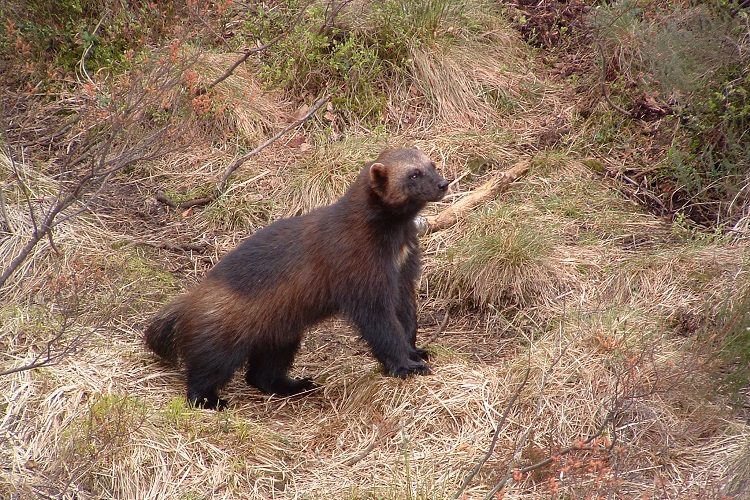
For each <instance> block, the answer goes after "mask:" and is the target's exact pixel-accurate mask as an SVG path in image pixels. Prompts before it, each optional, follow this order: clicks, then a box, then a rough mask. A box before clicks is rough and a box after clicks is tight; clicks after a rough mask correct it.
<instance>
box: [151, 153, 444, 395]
mask: <svg viewBox="0 0 750 500" xmlns="http://www.w3.org/2000/svg"><path fill="white" fill-rule="evenodd" d="M447 187H448V183H447V181H446V180H445V179H443V178H442V177H441V176H440V175H439V174H438V173H437V171H436V170H435V164H434V163H433V162H432V161H431V160H430V159H429V158H428V157H427V156H425V155H424V154H422V153H421V152H419V151H418V150H416V149H396V150H389V151H384V152H383V153H381V154H380V156H378V158H377V159H376V160H375V161H374V162H372V163H370V164H368V165H366V166H365V167H364V168H363V169H362V171H361V172H360V174H359V176H358V177H357V179H356V181H355V182H354V184H352V186H351V187H350V188H349V190H348V191H347V192H346V193H345V194H344V196H342V197H341V198H340V199H339V200H338V201H337V202H336V203H334V204H332V205H328V206H325V207H321V208H318V209H316V210H313V211H311V212H310V213H308V214H306V215H304V216H301V217H294V218H290V219H282V220H279V221H277V222H275V223H273V224H271V225H269V226H268V227H266V228H264V229H261V230H259V231H257V232H256V233H255V234H254V235H253V236H251V237H250V238H248V239H246V240H245V241H243V242H242V243H241V244H240V245H239V246H238V247H237V248H236V249H234V250H233V251H231V252H229V253H228V254H226V255H225V256H224V257H223V258H222V259H221V261H220V262H219V263H218V264H217V265H216V266H215V267H214V268H213V269H211V270H210V271H209V272H208V274H207V275H206V278H205V280H204V281H203V283H201V284H200V285H199V286H197V287H196V288H195V289H194V290H192V291H191V292H189V293H187V294H185V295H182V296H181V297H178V298H177V299H176V300H175V301H174V302H172V303H171V304H169V305H167V306H166V307H165V308H164V309H163V310H162V311H161V312H160V313H159V314H158V315H157V316H156V318H155V319H154V321H153V323H152V324H151V325H150V326H149V327H148V328H147V329H146V344H147V345H148V346H149V347H150V348H151V349H152V350H153V351H154V352H156V353H157V354H159V355H160V356H162V357H163V358H165V359H167V360H171V361H177V359H178V358H182V360H183V361H184V363H185V368H186V372H187V393H188V400H189V401H190V403H191V404H194V405H200V406H204V407H207V408H217V407H218V408H221V407H222V406H224V405H225V404H226V403H225V401H223V400H220V399H219V396H218V393H219V392H218V391H219V390H220V389H221V388H222V387H223V386H224V385H226V384H227V382H229V380H230V378H231V377H232V374H233V373H234V372H235V371H236V370H237V369H238V368H239V367H241V366H242V365H243V364H246V366H247V368H246V375H245V380H246V381H247V383H248V384H250V385H252V386H254V387H257V388H258V389H260V390H262V391H264V392H269V393H276V394H281V395H285V396H286V395H292V394H296V393H299V392H303V391H305V390H309V389H311V388H313V387H314V384H313V383H312V382H311V381H310V380H309V379H302V380H299V379H293V378H290V377H289V376H288V375H287V371H288V369H289V367H290V366H291V364H292V361H293V359H294V356H295V354H296V352H297V350H298V348H299V345H300V342H301V340H302V334H303V333H304V331H305V330H306V329H307V328H309V327H310V326H312V325H314V324H315V323H317V322H319V321H321V320H323V319H325V318H327V317H330V316H332V315H335V314H341V315H342V316H344V317H345V318H347V319H348V320H350V321H351V322H352V323H353V324H354V325H356V326H357V328H358V329H359V332H360V334H361V335H362V337H363V338H364V339H365V340H366V341H367V343H368V344H369V346H370V348H371V349H372V352H373V355H374V356H375V357H376V358H377V359H378V360H379V361H380V362H381V363H382V364H383V367H384V369H385V371H386V372H387V373H388V374H390V375H394V376H398V377H406V376H407V375H409V374H428V373H430V368H429V366H428V365H427V364H426V363H425V359H426V357H427V356H426V353H425V352H424V351H423V350H421V349H417V347H416V346H415V341H416V330H417V318H416V295H415V281H416V279H417V278H418V276H419V272H420V252H419V244H418V241H417V233H416V228H415V225H414V222H413V219H414V216H415V215H416V214H417V213H418V212H419V210H421V209H422V208H423V207H424V205H425V204H426V203H427V202H429V201H437V200H439V199H441V198H442V197H443V195H444V194H445V191H446V189H447Z"/></svg>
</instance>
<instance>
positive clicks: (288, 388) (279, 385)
mask: <svg viewBox="0 0 750 500" xmlns="http://www.w3.org/2000/svg"><path fill="white" fill-rule="evenodd" d="M318 387H319V386H318V384H316V383H315V382H313V381H312V378H310V377H305V378H291V377H285V378H284V379H282V380H277V381H275V382H274V383H273V384H272V386H271V387H269V390H266V391H264V392H268V393H271V394H276V395H277V396H283V397H288V396H294V395H296V394H302V393H304V392H309V391H312V390H313V389H317V388H318ZM261 390H262V389H261Z"/></svg>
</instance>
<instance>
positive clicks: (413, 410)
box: [0, 2, 750, 499]
mask: <svg viewBox="0 0 750 500" xmlns="http://www.w3.org/2000/svg"><path fill="white" fill-rule="evenodd" d="M443 3H446V4H450V3H451V2H443ZM196 4H200V2H192V3H191V2H188V5H196ZM338 4H344V5H343V7H344V12H346V11H347V9H349V10H350V11H353V12H355V13H357V12H360V10H358V9H365V7H366V6H367V5H368V3H367V2H335V3H321V5H328V6H329V7H331V6H335V5H338ZM349 4H351V5H349ZM437 4H440V2H436V5H437ZM468 4H469V5H470V6H471V9H475V10H476V11H477V12H471V13H470V14H471V15H472V16H474V17H473V18H472V19H473V20H474V21H475V22H476V23H477V24H479V25H481V29H480V30H479V32H478V33H477V32H476V31H475V32H471V33H465V32H463V31H461V29H462V28H461V27H460V26H458V24H457V25H456V26H453V25H452V24H451V22H456V23H458V22H459V21H461V20H460V19H459V20H454V19H452V18H442V19H441V22H440V24H439V26H438V28H439V29H437V30H436V33H438V32H439V33H442V34H443V35H444V37H443V38H440V36H438V35H435V36H436V39H435V40H433V43H432V45H421V46H419V47H412V51H411V52H410V54H409V57H410V58H411V59H410V61H411V62H410V64H411V66H410V68H411V71H412V73H411V74H413V75H416V80H415V82H412V83H410V84H408V85H407V84H403V82H401V83H402V85H397V84H396V83H397V82H395V81H394V87H393V88H389V89H388V90H389V93H388V100H387V102H386V103H385V106H384V107H383V110H382V114H381V115H379V117H378V118H377V120H376V122H377V123H376V124H373V121H367V120H364V119H363V120H361V121H356V120H352V118H351V115H350V114H347V113H346V112H345V110H343V109H339V108H337V107H336V106H337V104H335V103H334V104H330V105H328V106H327V107H324V108H323V109H321V110H320V111H319V112H317V113H316V114H314V115H313V116H312V118H311V119H310V120H308V121H307V122H306V123H305V124H304V125H300V126H299V127H296V128H295V129H293V130H292V131H290V132H289V133H288V134H286V135H284V136H283V137H282V138H281V139H280V140H278V141H276V142H274V143H273V144H271V145H270V146H269V147H267V148H265V149H263V150H262V151H260V152H259V153H258V154H257V155H255V156H253V157H251V158H249V159H248V160H247V161H246V162H244V163H243V164H242V165H241V166H240V167H239V168H238V169H237V170H236V171H235V172H234V174H233V176H232V177H231V178H230V180H229V182H228V183H227V185H226V186H225V188H224V189H223V190H222V191H221V193H220V194H219V195H218V197H216V198H215V199H214V200H213V201H211V202H210V203H208V204H199V205H195V206H192V207H190V206H187V205H182V206H180V203H184V202H186V201H187V202H190V201H191V200H196V199H200V198H201V197H206V196H208V195H211V193H213V192H214V191H213V190H214V189H215V187H216V183H217V182H218V180H219V179H220V178H221V176H222V174H223V173H224V172H225V169H226V168H227V166H228V165H230V164H232V162H233V161H236V160H237V158H240V157H242V156H243V155H244V154H246V153H247V152H248V151H250V150H252V149H253V148H254V147H256V146H257V145H258V144H260V143H262V142H263V141H264V140H266V139H268V138H269V137H271V136H273V135H274V134H275V133H277V132H279V131H280V130H282V129H284V128H285V127H287V126H288V125H289V124H291V123H293V122H294V121H295V120H296V119H297V118H299V117H300V116H302V114H304V112H305V108H304V107H301V103H302V102H304V103H306V105H307V106H310V105H312V104H313V102H315V100H316V99H317V98H319V97H322V96H321V95H293V94H291V93H290V92H289V91H287V92H282V91H281V90H278V89H275V90H274V89H269V88H268V87H267V86H264V85H263V84H262V82H261V80H260V77H259V76H258V72H259V68H260V65H261V62H259V60H258V59H254V58H249V59H248V60H247V61H246V62H245V63H243V64H242V65H240V66H239V67H238V68H237V69H236V70H235V71H234V72H233V73H232V75H231V76H229V77H228V78H227V79H226V80H224V81H222V82H221V83H219V84H217V85H216V86H214V87H211V86H210V83H211V82H212V81H215V80H216V78H217V77H219V76H221V75H222V74H223V73H224V71H225V70H226V69H227V68H228V67H229V66H231V64H232V62H233V61H235V60H237V57H238V55H237V53H231V52H229V50H228V48H227V47H225V46H224V45H222V44H218V47H213V48H212V49H211V50H206V49H205V48H203V49H198V48H196V46H193V45H190V44H180V43H173V44H166V45H165V47H164V48H163V49H161V52H160V51H154V52H153V53H152V57H150V58H149V57H146V58H144V59H143V60H141V61H138V62H137V63H135V64H134V65H133V66H132V67H130V68H129V69H127V70H126V71H124V73H122V74H121V75H120V76H119V77H116V76H112V75H109V74H107V72H102V73H101V74H97V75H87V77H84V76H82V75H80V74H79V81H78V83H76V84H72V85H69V86H67V87H66V90H65V93H64V94H63V93H61V94H60V95H59V99H54V100H50V99H46V98H44V96H41V95H40V92H35V91H33V90H32V91H25V90H24V91H18V90H17V89H14V88H12V87H11V86H10V85H8V86H7V87H6V88H5V89H4V91H3V107H2V111H3V113H4V115H5V116H6V119H4V120H3V130H2V135H1V136H0V145H2V146H3V149H4V153H3V154H2V155H0V193H1V194H2V197H1V198H0V202H2V212H0V263H2V264H1V266H0V267H1V268H0V272H2V271H5V270H6V269H8V267H9V265H10V263H11V262H12V261H13V260H14V259H15V258H16V257H17V256H18V255H20V254H21V253H22V252H23V251H24V248H25V247H27V246H28V242H29V241H32V240H33V239H34V238H37V240H38V241H37V242H36V243H35V244H34V245H32V246H31V247H29V253H28V256H27V257H26V258H24V259H23V260H22V262H20V264H19V266H18V267H17V268H16V269H14V271H13V272H12V273H11V274H9V276H8V279H7V281H6V282H5V284H4V285H3V286H2V287H0V299H1V300H2V302H0V388H1V390H0V496H1V497H3V498H71V499H72V498H191V499H192V498H321V499H323V498H394V499H400V498H440V499H442V498H456V497H459V498H488V497H495V498H675V499H677V498H746V497H747V495H750V470H749V469H748V465H747V464H748V463H749V462H750V424H749V422H750V420H749V418H748V414H747V409H746V407H745V409H744V410H743V407H742V399H741V393H742V391H741V389H740V388H742V387H746V386H747V378H746V377H747V373H748V371H747V370H748V366H747V363H748V355H747V351H745V354H744V355H739V356H732V354H736V353H733V352H727V350H728V349H736V350H737V351H738V352H741V351H742V346H739V347H738V346H737V344H736V343H735V344H733V343H732V340H733V339H735V338H736V336H738V335H739V337H738V338H740V339H745V340H746V339H747V336H746V333H744V332H746V331H747V330H746V328H747V327H748V326H750V325H749V324H748V322H747V316H746V314H747V313H746V311H747V310H748V308H749V307H750V274H749V273H750V262H749V257H750V253H749V252H748V250H749V249H748V242H747V233H746V232H742V231H734V232H729V233H721V232H719V231H717V232H701V231H698V230H696V229H695V228H694V227H693V226H692V225H686V224H685V223H684V221H682V220H681V219H677V220H676V221H672V220H670V219H669V218H666V217H657V216H655V215H652V214H650V213H649V212H648V211H647V210H646V209H644V207H643V206H641V205H638V204H637V203H635V202H634V201H633V199H634V198H632V197H629V196H627V193H623V191H621V190H619V189H618V187H619V185H618V184H616V183H614V182H613V181H612V179H611V178H608V177H607V176H604V175H602V172H603V171H604V172H606V171H614V170H617V169H618V168H620V169H623V168H626V167H628V165H627V164H626V163H624V162H625V160H622V158H621V157H620V156H617V155H610V154H608V151H607V146H606V145H601V144H593V143H592V142H591V140H590V131H591V130H592V129H593V128H596V127H598V126H600V125H601V124H600V122H598V121H597V120H601V118H600V116H599V115H597V110H598V111H600V112H604V110H611V109H610V106H609V105H608V103H607V102H605V101H604V100H603V99H600V98H598V97H597V98H592V96H593V95H594V94H595V92H594V91H593V90H590V89H589V90H587V91H583V92H582V91H580V89H579V91H575V89H574V88H572V86H571V83H570V82H569V81H568V80H565V79H563V78H560V77H559V75H558V74H557V73H556V71H550V69H549V67H548V66H545V65H544V64H542V63H541V61H540V58H539V57H538V56H539V53H538V52H536V51H535V49H532V48H530V47H529V46H528V45H527V44H526V43H524V41H523V40H522V39H521V37H520V35H519V34H518V32H517V31H515V30H514V29H513V28H512V27H511V26H510V25H509V24H508V22H507V21H506V18H505V17H504V16H503V14H502V13H499V12H495V11H492V10H491V9H489V8H488V7H487V6H486V5H484V4H481V3H478V2H468ZM212 5H213V4H212ZM431 5H432V4H431ZM480 13H481V15H480ZM467 15H469V14H467ZM206 19H209V20H211V19H215V18H214V17H211V16H208V15H206ZM227 29H229V28H227ZM234 29H239V28H234ZM154 63H156V64H154ZM157 70H158V72H157V73H154V71H157ZM136 75H137V78H136ZM149 75H151V76H150V77H151V80H148V78H147V77H148V76H149ZM170 78H172V79H173V80H172V79H170ZM128 82H130V83H128ZM134 82H138V83H137V84H136V83H134ZM149 82H150V83H149ZM133 96H135V97H133ZM105 97H106V98H107V100H106V102H104V101H103V99H104V98H105ZM154 100H157V101H158V104H154V102H156V101H154ZM127 103H131V107H130V108H128V107H127V106H126V104H127ZM582 107H586V108H587V109H589V112H588V113H587V115H586V116H582V115H581V114H579V111H580V109H582ZM598 116H599V117H598ZM39 117H43V118H45V120H48V121H40V119H39ZM68 117H78V119H76V120H70V121H66V120H69V118H68ZM108 127H109V128H108ZM157 132H158V134H157ZM55 134H57V135H55ZM407 144H408V145H411V144H414V145H417V146H419V147H420V148H421V149H422V150H424V151H426V152H428V153H429V154H430V155H431V156H432V157H433V158H434V159H435V160H436V161H438V162H439V163H440V164H441V165H442V168H443V171H444V173H445V176H446V177H447V178H450V179H453V180H454V182H453V183H452V187H451V194H450V195H449V196H448V197H446V199H445V200H444V201H443V202H440V203H438V204H435V205H434V206H431V207H429V208H428V209H427V210H426V214H427V215H435V214H437V213H438V212H440V211H441V210H443V209H445V208H446V207H448V206H451V205H452V204H455V203H458V202H460V200H461V199H462V198H464V197H465V196H467V193H470V192H471V191H472V190H473V189H475V188H477V187H478V186H481V185H482V184H484V183H485V182H486V181H487V180H489V179H491V178H493V177H494V176H496V175H497V173H498V172H500V171H502V170H504V169H507V168H509V167H511V166H512V165H514V164H517V163H518V162H519V161H527V162H529V163H530V165H531V166H530V169H529V171H528V172H527V173H526V174H525V175H524V176H523V177H522V178H520V179H519V180H518V181H517V182H515V183H514V184H513V185H512V186H510V188H509V189H507V190H506V191H504V192H503V193H502V194H500V195H499V196H498V197H496V198H494V199H490V200H485V201H484V202H483V203H482V204H481V205H480V206H478V207H476V208H475V209H474V210H472V211H470V212H469V213H466V214H463V215H462V217H460V218H459V220H458V222H457V223H456V224H454V225H452V226H450V227H447V228H445V229H442V230H439V231H434V232H431V233H428V234H426V235H425V236H423V239H422V248H423V252H424V275H423V278H422V280H421V283H420V306H419V307H420V309H419V318H420V337H419V340H418V343H423V344H427V346H428V349H429V351H430V353H431V355H432V366H433V369H434V374H433V375H431V376H427V377H414V378H410V379H408V380H398V379H393V378H387V377H384V376H383V375H382V373H381V371H380V368H379V367H378V365H377V363H376V362H375V361H374V359H373V358H372V357H371V356H370V355H369V353H368V351H367V348H366V346H365V345H364V343H363V342H361V341H360V340H358V339H357V338H356V336H355V335H354V334H353V331H352V329H351V328H350V327H349V326H348V325H346V324H344V323H342V322H340V321H330V322H326V323H325V324H322V325H319V326H318V327H317V328H315V329H314V330H313V331H311V332H309V333H308V335H307V336H306V340H305V342H304V344H303V346H302V349H301V351H300V354H299V356H298V357H297V360H296V364H295V369H294V370H295V373H296V374H299V375H302V376H312V377H314V378H315V380H316V381H317V382H319V383H321V385H322V387H321V388H320V389H319V390H317V391H315V392H314V393H312V394H310V395H308V396H306V397H301V398H290V399H279V398H277V397H270V396H267V395H263V394H261V393H259V392H257V391H255V390H251V389H248V388H247V387H246V386H245V384H244V382H243V381H242V380H241V377H239V376H237V377H236V378H235V379H234V380H233V381H232V382H231V384H230V385H229V387H227V388H226V390H225V391H224V393H223V396H225V397H226V398H227V399H228V400H229V401H230V403H231V405H230V408H229V409H228V410H226V411H224V412H213V411H207V410H199V409H191V408H189V407H188V406H187V405H186V402H185V399H184V377H183V374H182V373H180V371H179V370H178V371H175V370H174V369H173V368H170V367H167V366H165V365H163V364H162V363H160V362H159V361H157V359H156V358H155V357H154V356H153V355H152V354H151V353H150V352H148V351H147V350H146V349H145V347H144V345H143V342H142V330H143V327H144V325H145V324H146V323H147V322H148V321H149V319H150V318H151V316H152V314H153V313H154V312H155V311H156V310H158V309H159V308H160V306H161V305H162V304H164V303H165V302H166V301H168V300H170V298H171V297H173V296H175V295H176V294H178V293H180V292H181V291H182V290H184V289H186V288H189V287H190V286H191V285H193V284H195V283H196V282H198V281H199V280H200V279H201V277H202V275H203V274H204V272H205V271H206V269H208V267H209V266H210V265H211V264H212V263H214V262H216V261H217V260H218V259H219V258H220V257H221V255H223V254H224V253H225V252H227V251H228V250H230V249H231V248H233V247H234V246H235V245H236V244H237V243H238V242H239V241H240V240H241V239H243V238H244V237H246V236H247V235H249V234H251V233H252V232H253V231H254V230H255V229H257V228H258V227H262V226H263V225H265V224H267V223H268V222H270V221H272V220H276V219H278V218H280V217H284V216H291V215H295V214H298V213H300V212H302V211H306V210H309V209H310V208H311V207H314V206H318V205H320V204H323V203H328V202H330V201H332V200H334V199H335V198H336V197H337V196H339V195H340V194H341V193H342V192H343V190H344V189H345V188H346V186H347V185H348V184H349V183H350V182H351V181H352V179H353V178H354V175H355V172H356V171H357V170H358V168H359V167H360V166H361V165H362V164H363V163H364V162H366V161H368V160H369V159H371V158H373V157H374V155H375V154H377V152H378V151H379V150H381V149H382V148H384V147H388V146H394V145H407ZM83 146H87V147H89V151H93V152H94V153H97V154H98V156H96V155H94V156H85V155H84V156H85V157H84V159H83V160H81V161H80V162H79V163H76V162H75V160H76V159H78V157H79V154H78V151H80V150H81V149H80V148H82V147H83ZM84 152H85V151H84ZM133 152H136V153H138V155H139V156H138V157H137V158H136V157H135V156H133ZM131 159H132V160H133V161H130V160H131ZM136 160H138V161H136ZM90 172H93V173H94V174H95V175H94V176H93V177H92V178H91V179H93V180H92V181H91V184H86V185H85V188H86V189H85V190H84V191H83V194H82V195H81V196H76V197H75V198H74V199H73V200H71V202H70V203H69V204H67V205H65V206H62V207H61V208H60V211H59V216H58V217H57V218H55V219H54V226H53V227H50V228H49V231H47V232H44V233H40V232H39V231H40V228H41V227H42V225H41V222H42V221H43V220H44V219H45V217H46V216H48V215H49V214H50V213H51V210H52V209H54V207H56V206H58V204H59V202H60V200H64V199H65V198H64V196H65V194H66V193H70V192H71V189H73V190H75V188H76V186H81V181H82V179H86V178H87V177H86V176H87V174H88V173H90ZM87 182H88V181H87ZM160 200H161V201H160ZM169 203H172V205H173V206H170V204H169ZM188 205H189V204H188ZM176 207H177V208H176ZM35 231H36V233H35ZM35 235H36V236H35ZM743 334H744V335H745V336H744V337H743V336H742V335H743ZM745 349H746V347H745ZM734 374H736V375H738V376H739V378H737V377H733V376H732V375H734ZM745 404H747V403H746V402H745Z"/></svg>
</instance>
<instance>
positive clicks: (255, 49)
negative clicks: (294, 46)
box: [195, 0, 312, 95]
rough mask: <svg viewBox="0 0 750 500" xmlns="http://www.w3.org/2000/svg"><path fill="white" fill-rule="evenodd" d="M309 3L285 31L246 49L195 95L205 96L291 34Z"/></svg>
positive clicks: (308, 3)
mask: <svg viewBox="0 0 750 500" xmlns="http://www.w3.org/2000/svg"><path fill="white" fill-rule="evenodd" d="M311 3H312V0H310V1H309V2H307V3H306V4H305V5H304V6H302V8H301V9H300V11H299V12H298V13H297V16H296V17H295V18H294V20H293V21H292V23H291V24H290V25H289V26H288V27H287V29H286V30H284V32H283V33H281V34H280V35H278V36H276V37H274V38H272V39H271V40H269V41H268V42H266V43H264V44H263V45H259V46H258V47H253V48H251V49H246V50H245V51H244V53H243V54H242V56H240V58H239V59H237V60H236V61H235V62H234V64H232V65H231V66H230V67H229V68H227V70H226V71H225V72H224V73H223V74H222V75H221V76H220V77H218V78H216V79H215V80H214V81H212V82H211V83H209V84H208V85H207V86H206V87H205V88H200V89H198V90H196V92H195V93H196V94H197V95H201V94H205V93H206V92H208V91H209V90H211V89H212V88H214V87H216V86H217V85H218V84H220V83H221V82H223V81H224V80H226V79H227V78H229V77H230V76H232V74H233V73H234V70H236V69H237V68H238V67H239V66H240V64H242V63H244V62H245V61H247V59H248V58H249V57H250V56H251V55H253V54H257V53H259V52H263V51H265V50H268V49H269V48H270V47H272V46H274V45H275V44H276V43H277V42H278V41H279V40H281V39H283V38H285V37H286V36H288V35H289V33H291V32H292V30H293V29H294V27H295V26H297V24H299V22H300V20H301V19H302V16H303V14H304V13H305V12H306V11H307V8H308V7H309V6H310V4H311Z"/></svg>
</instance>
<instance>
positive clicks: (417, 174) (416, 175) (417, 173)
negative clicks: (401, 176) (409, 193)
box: [409, 170, 422, 180]
mask: <svg viewBox="0 0 750 500" xmlns="http://www.w3.org/2000/svg"><path fill="white" fill-rule="evenodd" d="M421 176H422V172H421V171H420V170H415V171H414V172H412V173H411V175H410V176H409V179H411V180H414V179H418V178H419V177H421Z"/></svg>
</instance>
